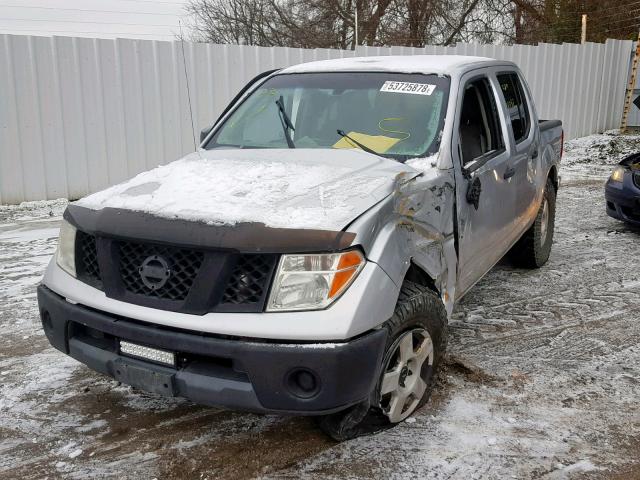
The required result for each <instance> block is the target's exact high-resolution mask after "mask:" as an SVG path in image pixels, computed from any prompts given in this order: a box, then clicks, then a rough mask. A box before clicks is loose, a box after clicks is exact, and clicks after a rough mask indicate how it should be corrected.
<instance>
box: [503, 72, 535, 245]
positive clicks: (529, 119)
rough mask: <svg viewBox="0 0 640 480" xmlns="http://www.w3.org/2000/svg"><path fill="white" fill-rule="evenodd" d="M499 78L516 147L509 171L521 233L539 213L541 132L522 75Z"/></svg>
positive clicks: (517, 224) (505, 74)
mask: <svg viewBox="0 0 640 480" xmlns="http://www.w3.org/2000/svg"><path fill="white" fill-rule="evenodd" d="M496 78H497V79H498V82H499V83H500V92H501V95H500V103H502V104H503V107H504V108H505V109H506V112H507V115H508V122H507V125H508V131H509V136H510V138H511V141H512V142H513V145H514V150H513V159H512V162H511V170H510V173H511V174H512V176H513V178H512V180H511V183H512V184H513V187H514V190H515V192H516V197H515V208H516V211H515V218H514V220H515V221H516V229H517V230H518V232H519V233H522V232H523V231H524V230H525V229H526V228H527V227H528V226H529V225H531V223H533V220H534V219H535V216H536V214H537V211H538V208H537V207H538V203H539V202H538V199H537V198H536V194H537V185H538V183H539V180H538V179H537V177H538V173H539V168H538V165H539V153H538V149H539V148H538V138H537V136H536V134H537V131H538V130H537V128H536V125H534V123H533V122H534V119H535V116H534V114H533V108H532V107H533V105H532V103H531V102H530V101H529V98H528V97H529V95H528V91H527V89H526V88H525V84H524V82H523V81H522V79H521V78H520V75H519V74H518V73H517V72H516V71H501V72H498V73H497V75H496Z"/></svg>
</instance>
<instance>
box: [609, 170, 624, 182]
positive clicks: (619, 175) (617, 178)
mask: <svg viewBox="0 0 640 480" xmlns="http://www.w3.org/2000/svg"><path fill="white" fill-rule="evenodd" d="M624 172H625V169H624V168H623V167H616V168H615V170H614V171H613V173H612V174H611V181H612V182H622V179H623V178H624Z"/></svg>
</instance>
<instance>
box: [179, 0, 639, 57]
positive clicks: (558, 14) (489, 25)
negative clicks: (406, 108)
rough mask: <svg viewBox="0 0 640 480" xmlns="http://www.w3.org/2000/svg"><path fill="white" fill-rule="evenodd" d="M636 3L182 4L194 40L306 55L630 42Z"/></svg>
mask: <svg viewBox="0 0 640 480" xmlns="http://www.w3.org/2000/svg"><path fill="white" fill-rule="evenodd" d="M637 4H638V0H189V2H188V3H187V10H188V12H189V13H190V14H191V18H192V19H193V25H192V27H193V28H192V31H194V32H195V39H196V40H201V41H207V42H213V43H236V44H249V45H262V46H288V47H306V48H340V49H347V48H355V46H356V35H355V29H356V21H355V17H356V12H357V16H358V25H357V28H358V35H357V39H358V43H359V44H361V45H407V46H413V47H423V46H425V45H452V44H454V43H456V42H475V43H503V44H511V43H529V44H535V43H537V42H563V41H568V42H576V41H579V38H580V17H581V14H582V13H587V14H589V18H590V19H589V27H588V29H587V32H588V33H587V38H588V39H589V40H593V41H602V40H604V39H605V38H608V37H612V38H632V37H633V35H635V34H636V32H637V31H638V28H639V24H640V16H639V15H638V13H640V8H638V5H637Z"/></svg>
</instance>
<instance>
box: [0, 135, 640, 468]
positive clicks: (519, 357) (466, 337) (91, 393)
mask: <svg viewBox="0 0 640 480" xmlns="http://www.w3.org/2000/svg"><path fill="white" fill-rule="evenodd" d="M639 148H640V137H619V136H612V135H594V136H591V137H587V138H586V139H581V140H579V141H574V142H571V143H570V144H569V145H568V146H567V149H566V150H567V155H566V157H565V162H564V165H563V169H562V170H563V187H562V188H561V190H560V193H559V198H558V220H557V223H556V227H557V230H556V237H555V245H554V249H553V252H552V256H551V259H550V261H549V263H548V265H547V266H545V267H544V268H542V269H541V270H539V271H524V270H517V269H514V268H512V267H511V266H509V265H508V264H501V265H499V266H498V267H496V268H494V269H493V271H491V272H490V273H489V274H488V275H487V277H486V278H485V279H484V280H483V281H482V282H481V283H480V284H479V285H478V286H477V287H476V288H475V289H474V290H473V291H472V293H470V294H469V295H468V297H467V298H465V300H464V301H463V302H462V304H461V305H459V306H458V307H457V309H456V311H455V312H454V317H453V319H452V325H451V326H452V328H451V331H452V333H451V339H450V342H449V345H450V353H451V358H450V360H449V365H448V367H447V369H446V371H445V372H444V373H443V375H442V381H441V383H442V385H441V387H440V388H439V389H438V392H437V394H436V395H435V396H434V398H433V400H432V401H431V402H430V403H429V404H427V405H426V406H425V407H424V408H423V409H422V410H420V411H419V412H417V414H416V415H415V416H414V417H412V418H410V419H409V420H408V421H407V422H405V423H403V424H401V425H399V426H398V427H396V428H394V429H391V430H388V431H386V432H384V433H381V434H378V435H375V436H371V437H365V438H360V439H357V440H353V441H350V442H346V443H343V444H339V445H336V444H334V443H333V442H331V441H329V440H327V439H326V438H325V437H324V436H323V435H322V434H321V433H319V432H318V431H317V430H316V429H315V428H314V426H313V424H312V422H311V421H310V420H309V419H306V418H279V417H275V416H257V415H249V414H241V413H233V412H229V411H225V410H221V409H213V408H205V407H200V406H196V405H193V404H191V403H189V402H187V401H184V400H179V399H164V398H160V397H156V396H153V395H147V394H143V393H139V392H134V391H132V390H131V389H130V388H128V387H125V386H121V385H118V384H117V383H116V382H114V381H111V380H109V379H107V378H105V377H103V376H100V375H98V374H95V373H93V372H91V371H90V370H89V369H87V368H85V367H84V366H82V365H80V364H78V363H77V362H75V361H74V360H72V359H70V358H67V357H66V356H64V355H62V354H60V353H58V352H57V351H56V350H54V349H52V348H51V347H49V345H48V343H47V341H46V339H45V337H44V335H43V334H42V332H41V330H40V325H39V320H38V315H37V307H36V302H35V291H34V287H35V286H36V284H37V283H38V281H39V279H40V276H41V274H42V271H43V269H44V267H45V264H46V262H47V260H48V258H49V256H50V255H51V254H52V253H53V251H54V248H55V237H56V235H57V226H58V222H59V218H60V214H61V212H62V210H63V209H64V205H65V204H64V202H53V203H34V204H28V205H23V206H20V207H0V334H2V339H1V340H0V342H1V343H0V345H1V348H0V478H7V479H9V478H42V477H46V476H48V477H50V478H51V477H54V478H58V477H68V478H104V477H118V478H140V477H142V478H153V477H157V478H250V477H265V478H462V479H472V478H501V479H502V478H545V479H558V478H574V477H575V478H583V477H586V478H620V479H622V478H640V464H639V463H638V462H639V461H640V460H639V459H640V411H639V410H638V408H637V401H638V398H640V295H639V294H640V275H639V274H638V272H640V231H637V230H633V229H631V228H629V227H627V226H625V225H624V224H621V223H619V222H617V221H615V220H613V219H610V218H608V217H607V216H606V215H605V213H604V199H603V181H604V179H605V178H606V176H607V175H608V174H609V173H610V171H611V169H612V166H613V165H614V163H615V162H616V161H617V160H618V159H619V158H620V156H621V155H622V154H624V153H625V152H629V151H636V150H637V149H639Z"/></svg>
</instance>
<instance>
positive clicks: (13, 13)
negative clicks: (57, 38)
mask: <svg viewBox="0 0 640 480" xmlns="http://www.w3.org/2000/svg"><path fill="white" fill-rule="evenodd" d="M186 3H187V0H0V33H12V34H18V35H68V36H69V35H70V36H78V37H98V38H140V39H148V40H152V39H154V40H174V39H175V38H176V35H178V34H179V32H180V27H179V22H180V21H181V20H182V23H183V25H184V23H185V20H186V19H187V16H186V14H185V10H184V5H185V4H186ZM187 23H188V22H187ZM183 29H184V34H185V36H188V31H187V27H184V26H183Z"/></svg>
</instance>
